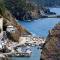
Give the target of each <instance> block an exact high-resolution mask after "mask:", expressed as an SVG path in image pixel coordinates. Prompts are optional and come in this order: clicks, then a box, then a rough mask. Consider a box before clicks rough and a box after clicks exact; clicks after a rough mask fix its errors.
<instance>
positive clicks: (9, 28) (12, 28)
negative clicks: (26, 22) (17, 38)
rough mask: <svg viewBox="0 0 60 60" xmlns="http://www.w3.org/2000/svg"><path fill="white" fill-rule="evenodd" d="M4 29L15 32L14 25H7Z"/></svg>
mask: <svg viewBox="0 0 60 60" xmlns="http://www.w3.org/2000/svg"><path fill="white" fill-rule="evenodd" d="M6 31H7V32H10V33H15V31H16V29H15V27H14V26H12V25H9V26H7V29H6Z"/></svg>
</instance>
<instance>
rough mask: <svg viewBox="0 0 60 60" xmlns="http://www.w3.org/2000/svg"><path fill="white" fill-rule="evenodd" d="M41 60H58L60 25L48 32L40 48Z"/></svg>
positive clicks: (59, 57)
mask: <svg viewBox="0 0 60 60" xmlns="http://www.w3.org/2000/svg"><path fill="white" fill-rule="evenodd" d="M41 60H60V24H57V25H56V26H55V27H54V28H53V29H52V30H51V31H50V32H49V35H48V37H47V41H46V43H45V44H44V46H43V48H42V55H41Z"/></svg>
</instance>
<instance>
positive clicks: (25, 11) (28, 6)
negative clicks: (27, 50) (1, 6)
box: [4, 0, 45, 20]
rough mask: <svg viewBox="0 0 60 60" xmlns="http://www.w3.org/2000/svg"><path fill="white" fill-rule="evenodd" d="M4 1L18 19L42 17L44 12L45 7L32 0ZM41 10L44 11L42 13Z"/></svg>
mask: <svg viewBox="0 0 60 60" xmlns="http://www.w3.org/2000/svg"><path fill="white" fill-rule="evenodd" d="M4 3H5V6H6V8H7V9H9V10H10V12H11V13H12V14H13V15H14V16H15V17H16V18H17V19H18V20H29V19H33V18H40V17H41V16H42V14H44V11H43V9H45V8H43V7H42V6H38V5H37V4H36V3H35V2H32V1H31V2H30V0H5V1H4ZM42 8H43V9H42ZM41 11H43V13H42V14H41Z"/></svg>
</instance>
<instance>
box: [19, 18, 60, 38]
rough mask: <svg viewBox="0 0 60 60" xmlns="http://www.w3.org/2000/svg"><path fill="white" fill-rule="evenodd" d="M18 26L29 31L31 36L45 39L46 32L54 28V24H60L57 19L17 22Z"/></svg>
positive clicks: (59, 20)
mask: <svg viewBox="0 0 60 60" xmlns="http://www.w3.org/2000/svg"><path fill="white" fill-rule="evenodd" d="M19 22H20V24H21V25H22V26H23V27H24V28H26V29H27V30H28V31H30V32H31V33H32V34H33V35H36V36H41V37H46V36H47V35H48V31H49V30H50V29H52V28H53V27H54V25H55V24H57V23H58V22H60V19H59V18H44V19H38V20H34V21H32V22H24V21H19Z"/></svg>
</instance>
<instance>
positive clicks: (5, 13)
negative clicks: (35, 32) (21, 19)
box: [0, 0, 30, 41]
mask: <svg viewBox="0 0 60 60" xmlns="http://www.w3.org/2000/svg"><path fill="white" fill-rule="evenodd" d="M0 15H1V16H2V18H3V31H6V28H7V26H9V25H12V26H14V27H15V28H16V32H15V33H10V34H9V35H7V36H8V38H9V39H11V40H13V41H18V40H19V37H20V36H21V35H24V34H30V33H29V32H28V31H27V30H26V29H24V28H23V27H22V26H21V25H20V24H18V23H17V21H16V18H15V17H14V16H13V15H12V14H11V12H10V11H9V10H8V9H6V7H5V4H4V0H0Z"/></svg>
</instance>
